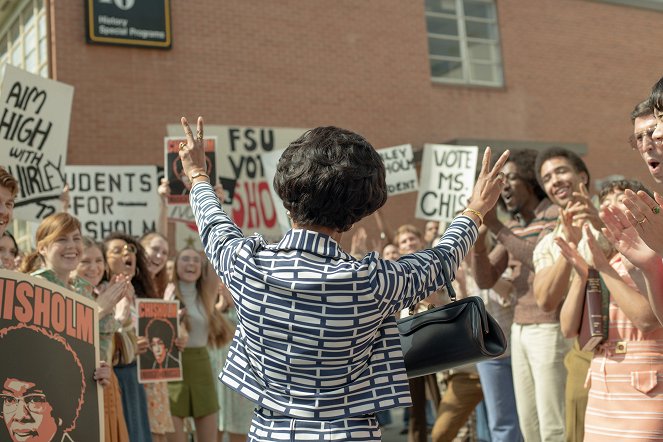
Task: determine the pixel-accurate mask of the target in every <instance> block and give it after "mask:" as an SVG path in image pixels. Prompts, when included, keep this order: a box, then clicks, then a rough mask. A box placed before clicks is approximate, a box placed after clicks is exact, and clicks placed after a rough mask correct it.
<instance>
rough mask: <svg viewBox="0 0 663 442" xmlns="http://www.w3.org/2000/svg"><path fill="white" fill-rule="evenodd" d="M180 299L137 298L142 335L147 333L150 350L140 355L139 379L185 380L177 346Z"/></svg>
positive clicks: (145, 381) (158, 380)
mask: <svg viewBox="0 0 663 442" xmlns="http://www.w3.org/2000/svg"><path fill="white" fill-rule="evenodd" d="M178 305H179V303H178V301H164V300H162V299H137V300H136V310H137V311H138V336H145V337H146V338H147V342H148V348H147V351H146V352H145V353H143V354H141V355H139V356H138V382H140V383H143V384H145V383H149V382H160V381H181V380H182V362H181V359H180V351H179V349H178V348H177V347H176V346H175V339H176V338H177V336H178V334H179V328H178V324H179V322H178V320H177V312H178Z"/></svg>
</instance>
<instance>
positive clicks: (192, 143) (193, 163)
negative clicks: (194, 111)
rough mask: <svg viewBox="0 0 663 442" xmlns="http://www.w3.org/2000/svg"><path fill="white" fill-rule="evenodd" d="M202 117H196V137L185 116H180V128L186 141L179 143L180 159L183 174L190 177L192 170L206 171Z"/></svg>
mask: <svg viewBox="0 0 663 442" xmlns="http://www.w3.org/2000/svg"><path fill="white" fill-rule="evenodd" d="M203 126H204V124H203V117H198V124H197V128H196V138H194V137H193V132H192V131H191V127H189V122H188V121H187V119H186V118H184V117H182V128H183V129H184V135H185V136H186V143H180V160H181V161H182V169H183V171H184V174H185V175H186V176H187V177H188V178H189V179H191V174H193V173H194V172H202V173H206V172H207V160H206V158H205V147H204V146H205V141H204V139H203V136H204V131H203V129H204V127H203Z"/></svg>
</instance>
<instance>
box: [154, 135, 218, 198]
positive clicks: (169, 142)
mask: <svg viewBox="0 0 663 442" xmlns="http://www.w3.org/2000/svg"><path fill="white" fill-rule="evenodd" d="M180 143H186V139H184V138H181V137H180V138H174V137H165V138H164V145H165V150H166V162H165V165H164V167H165V172H166V173H165V175H166V178H167V179H168V185H169V186H170V195H169V196H168V205H173V204H186V205H188V204H189V189H190V187H191V185H190V183H189V180H188V179H187V177H186V175H185V174H184V172H183V171H182V161H180V153H179V152H180ZM215 149H216V137H207V138H205V157H206V158H205V159H206V160H207V169H206V170H205V173H207V175H209V177H210V183H211V184H212V186H214V185H215V184H216V154H215Z"/></svg>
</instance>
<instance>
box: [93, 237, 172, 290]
mask: <svg viewBox="0 0 663 442" xmlns="http://www.w3.org/2000/svg"><path fill="white" fill-rule="evenodd" d="M114 239H121V240H123V241H124V242H126V243H127V244H133V245H134V246H135V247H136V274H135V275H134V277H133V278H131V284H132V285H133V287H134V290H135V292H136V296H138V297H139V298H161V296H162V294H159V293H157V290H156V287H155V286H154V280H153V279H152V275H150V272H149V270H148V268H147V254H146V253H145V248H144V247H143V246H142V245H141V243H140V242H139V241H138V240H137V239H136V238H134V237H133V236H131V235H127V234H126V233H123V232H111V233H110V234H108V236H107V237H105V238H104V242H103V252H104V258H105V259H106V262H108V247H107V245H108V243H109V242H111V241H112V240H114ZM109 276H110V275H108V272H105V274H104V279H103V280H104V281H109Z"/></svg>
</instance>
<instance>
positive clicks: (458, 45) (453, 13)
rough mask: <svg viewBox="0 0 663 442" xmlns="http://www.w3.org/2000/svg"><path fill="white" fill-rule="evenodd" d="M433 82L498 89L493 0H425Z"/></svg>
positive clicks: (499, 59) (499, 58) (499, 64)
mask: <svg viewBox="0 0 663 442" xmlns="http://www.w3.org/2000/svg"><path fill="white" fill-rule="evenodd" d="M425 1H426V29H427V31H428V56H429V59H430V70H431V77H432V79H433V81H439V82H444V83H460V84H475V85H482V86H502V85H503V84H504V79H503V75H502V56H501V54H500V46H499V35H498V30H497V11H496V8H495V1H494V0H425Z"/></svg>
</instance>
